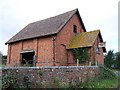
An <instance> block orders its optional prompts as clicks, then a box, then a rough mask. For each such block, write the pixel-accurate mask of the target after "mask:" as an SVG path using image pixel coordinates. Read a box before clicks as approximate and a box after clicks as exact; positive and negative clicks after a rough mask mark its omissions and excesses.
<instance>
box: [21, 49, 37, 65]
mask: <svg viewBox="0 0 120 90" xmlns="http://www.w3.org/2000/svg"><path fill="white" fill-rule="evenodd" d="M20 54H21V64H22V66H28V67H32V66H34V55H35V51H22V52H21V53H20Z"/></svg>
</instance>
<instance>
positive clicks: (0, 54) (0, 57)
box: [0, 51, 3, 60]
mask: <svg viewBox="0 0 120 90" xmlns="http://www.w3.org/2000/svg"><path fill="white" fill-rule="evenodd" d="M2 56H3V54H2V52H1V51H0V60H1V59H2Z"/></svg>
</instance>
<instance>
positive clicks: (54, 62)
mask: <svg viewBox="0 0 120 90" xmlns="http://www.w3.org/2000/svg"><path fill="white" fill-rule="evenodd" d="M52 40H53V66H55V37H53V39H52Z"/></svg>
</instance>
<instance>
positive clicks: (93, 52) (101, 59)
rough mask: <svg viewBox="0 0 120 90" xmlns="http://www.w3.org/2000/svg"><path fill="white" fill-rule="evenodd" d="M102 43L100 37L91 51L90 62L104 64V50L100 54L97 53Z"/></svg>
mask: <svg viewBox="0 0 120 90" xmlns="http://www.w3.org/2000/svg"><path fill="white" fill-rule="evenodd" d="M99 42H100V39H99V37H97V39H96V41H95V43H94V45H93V47H92V48H91V49H90V50H91V51H90V52H91V58H90V60H91V61H93V60H95V61H97V63H98V64H104V55H103V49H102V48H100V54H97V53H96V48H97V47H98V43H99Z"/></svg>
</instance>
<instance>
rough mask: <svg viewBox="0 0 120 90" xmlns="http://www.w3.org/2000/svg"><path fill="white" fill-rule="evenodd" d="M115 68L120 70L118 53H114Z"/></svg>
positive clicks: (119, 53)
mask: <svg viewBox="0 0 120 90" xmlns="http://www.w3.org/2000/svg"><path fill="white" fill-rule="evenodd" d="M114 63H115V68H116V69H119V70H120V52H116V53H115V62H114Z"/></svg>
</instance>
